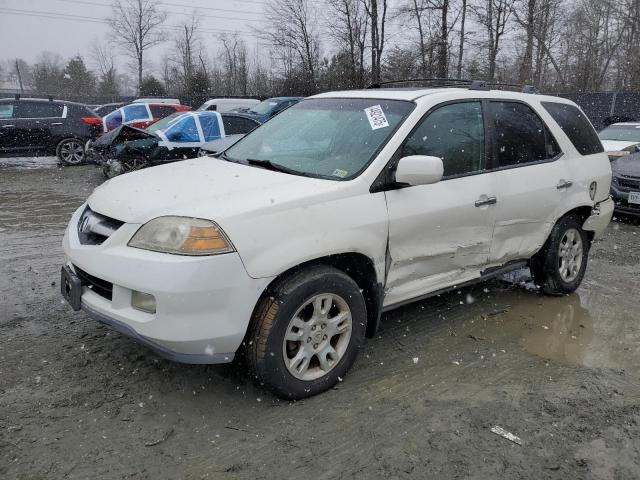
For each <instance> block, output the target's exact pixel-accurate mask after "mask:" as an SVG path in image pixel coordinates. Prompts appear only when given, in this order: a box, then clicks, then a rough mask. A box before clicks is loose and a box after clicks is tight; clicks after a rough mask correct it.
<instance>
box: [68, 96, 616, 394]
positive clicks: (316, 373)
mask: <svg viewBox="0 0 640 480" xmlns="http://www.w3.org/2000/svg"><path fill="white" fill-rule="evenodd" d="M610 181H611V168H610V166H609V160H608V158H607V156H606V155H605V154H604V153H603V149H602V146H601V144H600V141H599V140H598V136H597V134H596V132H595V131H594V130H593V127H592V126H591V124H590V123H589V121H588V120H587V119H586V117H585V116H584V114H583V113H582V111H581V110H580V109H579V108H578V107H576V105H575V104H574V103H572V102H570V101H568V100H565V99H561V98H556V97H548V96H542V95H534V94H524V93H513V92H505V91H489V90H486V89H482V88H469V89H466V88H452V89H447V88H444V89H413V90H412V89H391V88H379V89H371V90H364V91H346V92H332V93H325V94H321V95H316V96H314V97H311V98H308V99H306V100H304V101H302V102H300V103H299V104H297V105H295V106H293V107H291V108H290V109H288V110H286V111H285V112H283V113H282V114H281V115H278V116H277V117H275V118H273V119H272V120H270V121H269V122H267V123H265V124H264V125H262V126H261V127H259V128H258V129H256V130H254V131H253V132H252V133H251V134H249V135H248V136H246V137H245V138H243V139H242V140H241V141H239V142H238V143H236V144H235V145H234V146H232V147H231V148H229V149H228V150H226V151H225V152H224V153H223V154H222V156H221V157H220V158H199V159H193V160H187V161H184V162H179V163H175V164H169V165H164V166H159V167H155V168H151V169H148V170H144V171H141V172H135V173H130V174H127V175H124V176H122V177H119V178H115V179H112V180H110V181H108V182H106V183H104V184H103V185H102V186H100V187H98V188H97V189H96V190H95V191H94V192H93V194H92V195H91V196H90V197H89V199H88V201H87V203H86V204H84V205H82V206H81V207H80V208H79V209H78V210H77V211H76V212H75V213H74V215H73V217H72V219H71V222H70V223H69V226H68V228H67V231H66V233H65V236H64V250H65V252H66V255H67V258H68V262H67V264H66V266H64V267H63V271H62V293H63V295H64V296H65V297H66V298H67V299H68V300H69V301H70V303H71V304H72V306H73V308H74V309H76V310H79V309H82V310H84V311H85V312H86V313H87V314H88V315H89V316H91V317H93V318H94V319H96V320H98V321H101V322H103V323H106V324H108V325H111V326H112V327H113V328H115V329H116V330H118V331H120V332H122V333H124V334H125V335H129V336H131V337H133V338H134V339H137V340H138V341H140V342H141V343H143V344H146V345H148V346H150V347H151V348H153V349H155V350H156V351H158V352H159V353H160V354H161V355H163V356H165V357H167V358H170V359H174V360H177V361H181V362H187V363H221V362H230V361H232V360H233V358H234V356H235V355H236V352H238V351H239V349H241V347H242V351H243V353H244V354H245V355H246V357H247V359H248V365H249V367H250V368H251V370H252V374H253V375H255V377H256V378H257V379H258V381H259V382H260V383H262V384H264V385H266V386H268V387H269V388H270V389H272V390H273V391H274V392H275V393H276V394H278V395H281V396H283V397H287V398H302V397H305V396H309V395H313V394H316V393H319V392H322V391H324V390H326V389H328V388H329V387H331V386H332V385H333V384H335V383H336V381H337V380H338V378H339V377H342V376H344V375H345V373H346V372H347V370H348V369H349V367H350V366H351V365H352V364H353V362H354V360H355V358H356V356H357V354H358V350H359V349H360V348H361V347H362V344H363V341H364V338H365V337H366V336H369V337H370V336H372V335H374V333H375V332H376V329H377V328H378V324H379V322H380V317H381V314H382V312H384V311H387V310H390V309H393V308H395V307H398V306H400V305H403V304H406V303H408V302H412V301H415V300H417V299H422V298H425V297H428V296H431V295H435V294H438V293H441V292H443V291H446V290H448V289H452V288H458V287H461V286H463V285H468V284H471V283H474V282H478V281H481V280H485V279H487V278H491V277H495V276H496V275H499V274H501V273H504V272H507V271H509V270H512V269H516V268H520V267H523V266H526V265H528V266H529V267H530V269H531V272H532V274H533V278H534V280H535V282H536V283H537V284H538V285H539V286H540V288H541V289H542V291H544V292H545V293H547V294H551V295H558V294H565V293H568V292H572V291H574V290H575V289H576V288H577V287H578V285H579V284H580V282H581V280H582V278H583V276H584V273H585V269H586V266H587V254H588V251H589V246H590V244H591V241H592V240H593V239H594V238H595V237H597V236H598V234H600V233H601V232H602V231H603V230H604V229H605V227H606V226H607V224H608V223H609V221H610V219H611V215H612V212H613V203H612V201H611V200H610V199H609V185H610Z"/></svg>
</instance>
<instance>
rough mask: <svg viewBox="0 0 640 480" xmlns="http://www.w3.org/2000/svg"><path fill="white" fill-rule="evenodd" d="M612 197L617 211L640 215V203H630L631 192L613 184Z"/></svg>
mask: <svg viewBox="0 0 640 480" xmlns="http://www.w3.org/2000/svg"><path fill="white" fill-rule="evenodd" d="M611 197H612V198H613V202H614V203H615V211H616V212H617V213H623V214H625V215H635V216H640V205H636V204H633V203H629V192H628V191H623V190H620V189H618V188H617V187H616V186H615V185H613V184H612V185H611Z"/></svg>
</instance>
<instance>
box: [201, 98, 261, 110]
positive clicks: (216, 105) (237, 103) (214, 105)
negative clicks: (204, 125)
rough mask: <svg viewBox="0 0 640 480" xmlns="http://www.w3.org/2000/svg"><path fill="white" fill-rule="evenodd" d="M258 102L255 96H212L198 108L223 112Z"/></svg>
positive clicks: (249, 106)
mask: <svg viewBox="0 0 640 480" xmlns="http://www.w3.org/2000/svg"><path fill="white" fill-rule="evenodd" d="M259 103H260V100H256V99H255V98H212V99H210V100H207V101H206V102H204V103H203V104H202V105H201V106H200V108H198V110H215V111H216V112H220V113H225V112H230V111H232V110H235V109H237V108H251V107H253V106H254V105H257V104H259Z"/></svg>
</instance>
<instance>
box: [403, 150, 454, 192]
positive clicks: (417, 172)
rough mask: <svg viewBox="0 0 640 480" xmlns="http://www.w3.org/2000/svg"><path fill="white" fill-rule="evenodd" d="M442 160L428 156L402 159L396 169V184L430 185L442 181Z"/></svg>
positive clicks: (412, 156) (413, 156)
mask: <svg viewBox="0 0 640 480" xmlns="http://www.w3.org/2000/svg"><path fill="white" fill-rule="evenodd" d="M443 171H444V165H443V164H442V159H440V158H438V157H430V156H427V155H411V156H409V157H402V158H401V159H400V160H399V161H398V167H397V169H396V182H397V183H406V184H409V185H414V186H415V185H429V184H431V183H437V182H439V181H440V180H442V173H443Z"/></svg>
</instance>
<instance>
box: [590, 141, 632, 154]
mask: <svg viewBox="0 0 640 480" xmlns="http://www.w3.org/2000/svg"><path fill="white" fill-rule="evenodd" d="M600 142H602V146H603V147H604V151H605V152H617V151H619V150H624V149H625V148H627V147H630V146H632V145H637V144H638V143H640V142H630V141H627V140H600Z"/></svg>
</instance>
